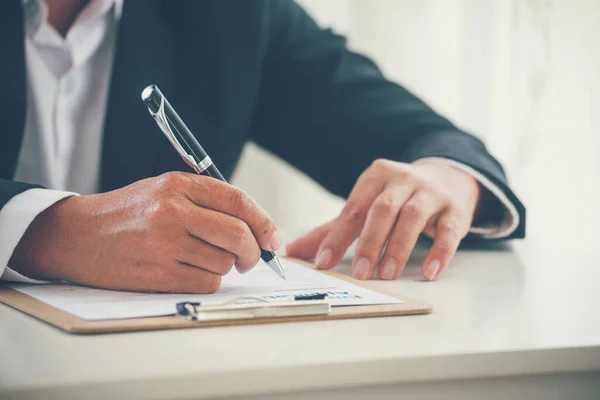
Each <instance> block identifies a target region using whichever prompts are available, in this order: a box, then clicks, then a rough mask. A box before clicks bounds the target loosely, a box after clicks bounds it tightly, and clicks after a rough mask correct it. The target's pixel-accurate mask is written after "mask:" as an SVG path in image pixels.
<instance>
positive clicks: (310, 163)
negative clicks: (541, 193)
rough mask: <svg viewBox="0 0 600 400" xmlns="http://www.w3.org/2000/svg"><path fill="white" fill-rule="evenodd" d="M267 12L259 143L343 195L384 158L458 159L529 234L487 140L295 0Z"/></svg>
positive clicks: (280, 1) (274, 2)
mask: <svg viewBox="0 0 600 400" xmlns="http://www.w3.org/2000/svg"><path fill="white" fill-rule="evenodd" d="M263 11H264V12H263V18H264V21H263V31H264V32H263V35H264V36H265V51H264V54H265V55H264V57H265V58H264V70H263V75H262V81H261V89H260V96H259V102H258V104H259V105H258V107H257V110H256V115H255V125H254V127H253V132H252V137H253V140H254V141H255V142H256V143H257V144H259V145H260V146H262V147H264V148H266V149H267V150H269V151H271V152H273V153H275V154H276V155H278V156H280V157H281V158H283V159H284V160H286V161H287V162H289V163H290V164H292V165H293V166H295V167H297V168H298V169H300V170H301V171H303V172H304V173H306V174H308V175H309V176H310V177H312V178H313V179H314V180H316V181H317V182H318V183H320V184H321V185H322V186H324V187H325V188H326V189H327V190H329V191H330V192H332V193H333V194H336V195H338V196H342V197H347V196H348V194H349V193H350V191H351V189H352V187H353V185H354V183H355V181H356V179H357V178H358V176H359V175H360V174H361V173H362V172H363V171H364V170H365V169H366V168H367V167H368V166H369V165H370V163H371V162H372V161H373V160H375V159H377V158H386V159H391V160H396V161H401V162H406V163H410V162H414V161H416V160H419V159H423V158H432V157H433V158H443V159H448V160H454V161H456V162H457V163H460V164H463V165H466V166H468V167H470V168H472V169H473V170H475V171H477V172H478V173H480V174H482V175H483V176H485V177H486V178H487V179H489V181H491V182H492V183H493V184H494V185H496V186H497V187H498V188H500V190H501V191H502V192H503V193H504V195H505V196H506V198H508V199H509V200H510V202H512V204H513V205H514V206H515V208H516V209H517V210H518V213H519V216H520V218H519V226H518V227H517V228H516V229H515V230H514V231H513V232H512V234H511V235H510V236H509V237H510V238H522V237H524V235H525V208H524V206H523V205H522V204H521V202H520V201H519V199H518V198H517V196H516V195H515V194H514V193H513V192H512V191H511V189H510V188H509V186H508V183H507V179H506V176H505V174H504V171H503V169H502V167H501V165H500V164H499V163H498V161H497V160H496V159H494V157H492V156H491V155H490V154H489V152H488V151H487V149H486V148H485V146H484V144H483V143H482V142H481V141H480V140H479V139H477V138H476V137H474V136H472V135H471V134H469V133H466V132H464V131H462V130H460V129H459V128H457V127H456V126H454V125H453V124H452V123H451V122H450V121H448V119H446V118H444V117H443V116H441V115H439V114H437V113H436V112H435V111H434V110H432V109H431V107H429V106H428V105H427V104H425V103H424V102H423V101H422V100H420V99H419V98H417V97H416V96H415V95H414V94H412V93H411V92H410V91H408V90H407V89H406V88H404V87H402V86H400V85H398V84H395V83H393V82H390V81H388V80H386V79H385V77H384V76H383V75H382V73H381V72H380V70H379V69H378V67H377V66H376V65H375V64H374V63H373V61H371V60H370V59H369V58H367V57H365V56H363V55H361V54H358V53H355V52H352V51H350V50H349V49H348V48H347V47H346V41H345V39H344V38H343V37H342V36H339V35H336V34H334V33H333V32H332V31H331V30H326V29H321V28H320V27H318V26H317V24H316V23H315V22H314V20H313V19H312V18H311V17H310V16H309V15H308V14H307V13H306V12H305V11H304V10H303V9H302V8H301V7H300V6H299V5H298V4H296V3H295V2H294V1H287V0H271V1H268V0H267V1H265V3H264V10H263ZM491 214H496V215H498V214H499V213H498V212H495V213H494V212H491ZM500 214H502V211H501V212H500Z"/></svg>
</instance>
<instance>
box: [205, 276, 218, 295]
mask: <svg viewBox="0 0 600 400" xmlns="http://www.w3.org/2000/svg"><path fill="white" fill-rule="evenodd" d="M221 279H222V278H221V275H216V274H210V275H208V277H207V279H206V280H205V282H204V288H205V290H206V293H208V294H212V293H216V292H217V291H218V290H219V288H220V287H221Z"/></svg>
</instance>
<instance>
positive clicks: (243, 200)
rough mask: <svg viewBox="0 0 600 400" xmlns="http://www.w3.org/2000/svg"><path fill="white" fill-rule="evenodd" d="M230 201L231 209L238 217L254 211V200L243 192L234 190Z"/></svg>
mask: <svg viewBox="0 0 600 400" xmlns="http://www.w3.org/2000/svg"><path fill="white" fill-rule="evenodd" d="M230 201H231V207H232V208H233V210H234V211H235V212H236V213H237V214H238V215H246V214H248V212H250V211H251V210H252V205H253V204H252V199H251V198H250V196H249V195H248V194H246V193H245V192H244V191H242V190H239V189H235V190H232V191H231V195H230Z"/></svg>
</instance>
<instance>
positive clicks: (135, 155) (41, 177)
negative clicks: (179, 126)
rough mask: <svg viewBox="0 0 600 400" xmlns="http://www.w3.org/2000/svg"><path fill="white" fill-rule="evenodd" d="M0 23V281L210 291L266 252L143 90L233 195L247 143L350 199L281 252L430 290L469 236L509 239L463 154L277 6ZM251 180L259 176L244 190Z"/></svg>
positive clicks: (481, 163)
mask: <svg viewBox="0 0 600 400" xmlns="http://www.w3.org/2000/svg"><path fill="white" fill-rule="evenodd" d="M1 7H2V12H0V54H1V62H0V77H2V79H3V82H2V93H0V129H1V132H0V207H1V208H0V238H1V241H0V276H1V279H3V280H16V281H26V282H43V281H52V280H67V281H71V282H76V283H80V284H85V285H90V286H96V287H103V288H113V289H128V290H142V291H166V292H169V291H177V292H197V293H203V292H213V291H215V290H217V289H218V288H219V285H220V282H221V277H222V276H223V275H225V274H226V273H227V272H229V270H230V269H231V267H232V266H235V267H236V268H237V269H238V270H240V271H241V272H246V271H248V270H250V269H251V268H252V267H253V266H254V265H255V264H256V263H257V261H258V259H259V255H260V253H259V247H262V248H264V249H267V250H274V251H275V250H277V249H279V248H280V246H281V240H280V238H279V236H278V233H277V228H276V226H275V224H274V222H273V221H272V219H271V218H270V217H269V215H268V214H267V213H266V212H265V211H264V210H262V209H261V208H260V206H259V205H258V204H256V203H255V201H254V200H253V199H251V198H250V197H249V196H248V195H247V194H245V193H243V192H242V191H240V190H238V189H236V188H234V187H232V186H230V185H227V184H224V183H221V182H218V181H216V180H213V179H211V178H206V177H200V176H197V175H194V174H191V173H186V172H185V171H189V170H188V168H187V166H186V165H185V164H184V163H183V162H182V161H181V159H180V158H178V155H177V154H176V153H175V152H174V151H173V150H172V149H171V148H170V145H169V144H168V142H167V141H166V140H165V138H164V136H163V135H161V134H160V133H159V132H158V130H157V127H156V125H155V123H154V121H153V120H152V119H151V118H150V117H149V116H148V112H147V110H146V108H145V106H144V104H143V103H142V102H141V101H140V98H139V96H140V93H141V91H142V90H143V88H144V87H145V86H147V85H148V84H157V85H158V86H159V87H160V88H161V89H162V91H163V92H164V93H165V94H166V96H167V97H168V98H169V99H170V101H171V103H172V104H173V105H174V107H175V108H176V109H177V110H178V112H179V114H180V115H181V117H182V118H183V119H184V120H185V121H186V123H187V125H188V126H189V128H190V129H191V131H192V132H193V133H194V134H195V135H197V137H198V140H199V142H200V143H202V144H203V146H204V147H205V148H206V150H207V152H208V153H209V154H210V155H211V158H212V159H213V160H214V161H215V163H216V164H217V165H218V166H219V168H220V169H221V171H222V172H223V174H224V175H225V177H226V178H228V177H229V176H230V175H231V174H232V172H233V170H234V167H235V165H236V163H237V162H238V158H239V155H240V152H241V150H242V148H243V146H244V144H245V143H246V142H247V141H249V140H252V141H254V142H256V143H257V144H258V145H260V146H262V147H264V148H265V149H267V150H269V151H271V152H273V153H274V154H276V155H278V156H279V157H281V158H282V159H283V160H285V161H287V162H288V163H290V164H292V165H294V166H295V167H297V168H298V169H300V170H301V171H303V172H304V173H306V174H307V175H308V176H310V177H311V178H313V179H314V180H316V181H317V182H318V183H320V184H321V185H322V186H323V187H325V188H326V189H327V190H329V191H330V192H332V193H334V194H336V195H339V196H343V197H345V198H347V202H346V206H345V207H344V209H343V211H342V212H341V213H340V215H339V216H337V217H336V218H335V219H333V220H332V221H330V222H329V223H327V224H325V225H323V226H321V227H318V228H316V229H315V230H314V231H313V232H311V233H309V234H308V235H306V236H304V237H302V238H299V239H298V240H296V241H295V242H293V243H290V244H289V245H288V247H287V253H288V254H289V255H291V256H296V257H301V258H304V259H315V262H316V264H317V265H318V266H319V267H320V268H323V269H329V268H333V267H335V266H336V265H337V264H338V263H339V262H340V260H341V258H342V255H343V254H344V251H345V250H346V249H347V248H348V247H349V246H350V244H351V243H352V242H353V241H354V240H355V239H357V238H358V247H357V249H356V253H355V256H354V260H353V276H354V277H356V278H358V279H370V278H373V277H379V278H381V279H396V278H397V277H398V276H399V275H400V274H401V273H402V270H403V268H404V266H405V264H406V261H407V259H408V256H409V255H410V253H411V251H412V249H413V247H414V245H415V243H416V241H417V238H418V237H419V236H420V235H421V234H425V235H427V236H429V237H431V238H432V239H433V241H432V245H431V249H430V250H429V253H428V255H427V257H426V258H425V260H424V263H423V265H422V274H423V276H424V277H425V278H426V279H428V280H434V279H436V278H437V277H439V276H440V274H442V272H443V271H444V269H445V268H446V267H447V266H448V265H449V263H450V261H451V259H452V257H453V255H454V253H455V251H456V249H457V247H458V246H459V243H460V242H461V240H462V239H463V238H465V236H467V235H469V236H472V237H478V238H481V239H499V238H521V237H523V236H524V233H525V214H524V208H523V206H522V204H521V203H520V202H519V200H518V199H517V198H516V196H515V195H514V194H513V192H512V191H511V190H510V189H509V187H508V185H507V181H506V178H505V176H504V173H503V170H502V168H501V166H500V165H499V164H498V162H497V161H496V160H495V159H494V158H493V157H492V156H491V155H490V154H489V153H488V152H487V150H486V149H485V147H484V145H483V144H482V143H481V142H480V141H479V140H478V139H476V138H475V137H473V136H471V135H469V134H468V133H465V132H463V131H461V130H460V129H458V128H457V127H455V126H454V125H453V124H452V123H450V122H449V121H448V120H446V119H445V118H443V117H442V116H440V115H438V114H437V113H436V112H434V111H433V110H432V109H431V108H429V107H428V106H427V105H426V104H425V103H424V102H422V101H421V100H419V99H418V98H417V97H415V96H414V95H413V94H411V93H410V92H409V91H407V90H406V89H404V88H403V87H401V86H399V85H397V84H395V83H392V82H389V81H387V80H386V79H385V78H384V77H383V76H382V75H381V73H380V71H379V70H378V69H377V67H376V65H375V64H374V63H373V62H372V61H370V60H369V59H368V58H365V57H364V56H361V55H359V54H356V53H354V52H351V51H349V50H348V49H347V48H346V46H345V42H344V39H343V38H342V37H340V36H337V35H336V34H334V33H333V32H331V31H329V30H323V29H321V28H319V27H318V26H317V25H316V24H315V23H314V21H313V20H312V19H311V18H310V16H308V15H307V14H306V13H305V12H304V11H303V10H302V8H301V7H300V6H299V5H297V4H296V3H295V2H293V1H291V0H252V1H227V0H203V1H183V0H180V1H164V0H163V1H157V0H127V1H123V0H91V1H85V0H45V1H42V0H7V1H5V2H3V3H2V6H1ZM259 178H260V177H259Z"/></svg>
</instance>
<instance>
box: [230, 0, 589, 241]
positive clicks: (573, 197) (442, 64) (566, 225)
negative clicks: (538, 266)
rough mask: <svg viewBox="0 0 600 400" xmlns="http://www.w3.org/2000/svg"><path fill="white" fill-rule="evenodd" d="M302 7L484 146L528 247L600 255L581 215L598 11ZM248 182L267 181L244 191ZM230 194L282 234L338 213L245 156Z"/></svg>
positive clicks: (434, 4) (508, 3)
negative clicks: (503, 179)
mask: <svg viewBox="0 0 600 400" xmlns="http://www.w3.org/2000/svg"><path fill="white" fill-rule="evenodd" d="M300 3H301V4H303V5H304V6H306V7H307V8H308V9H309V10H310V11H311V12H312V14H313V15H314V16H315V17H316V18H317V20H318V21H319V22H320V23H321V24H323V25H332V26H333V27H334V29H336V30H337V31H338V32H342V33H345V34H347V35H348V37H349V39H350V44H351V46H352V47H353V48H355V49H357V50H359V51H361V52H364V53H367V54H368V55H370V56H372V57H374V58H375V60H376V61H377V62H378V63H379V65H380V66H381V67H382V69H383V71H384V72H385V74H386V75H387V76H388V77H389V78H390V79H392V80H395V81H398V82H400V83H402V84H404V85H406V86H407V87H409V88H410V89H412V90H413V91H414V92H416V93H417V94H418V95H420V96H421V97H423V98H424V99H425V100H426V101H428V102H429V103H430V104H431V105H432V106H434V107H435V108H436V109H437V110H438V111H440V112H442V113H443V114H445V115H447V116H448V117H450V118H451V119H452V120H453V121H454V122H456V123H458V124H459V125H461V126H463V127H465V128H467V129H469V130H471V131H473V132H475V133H476V134H478V135H479V136H480V137H482V138H483V139H484V141H485V142H486V144H487V145H488V147H489V148H490V150H491V151H492V153H493V154H494V155H496V156H497V157H498V158H499V159H500V160H501V161H502V162H503V164H504V165H505V166H506V168H507V171H508V173H509V179H510V180H511V182H512V183H513V185H514V187H515V188H516V190H517V192H518V194H519V195H520V196H521V197H522V198H523V199H524V200H525V202H526V204H527V206H528V211H529V215H528V220H529V234H530V236H532V237H537V236H538V235H540V237H541V235H542V234H543V237H544V240H548V241H549V242H548V243H549V245H550V244H551V243H563V239H564V237H565V236H566V235H571V236H573V235H577V236H578V237H582V236H583V237H587V238H588V241H589V238H590V237H593V236H596V237H598V238H599V239H597V240H596V243H600V236H599V235H598V234H597V233H596V225H597V224H598V223H599V222H600V216H599V215H595V216H591V215H590V214H589V208H587V210H586V207H585V205H595V204H600V195H599V187H600V179H599V178H600V116H599V113H600V72H599V71H600V45H599V44H598V43H600V1H599V0H528V1H524V0H302V1H300ZM256 173H259V174H261V175H263V176H269V177H270V179H271V181H270V182H268V183H266V182H263V183H262V184H261V185H262V186H261V185H256V184H253V183H252V182H253V180H252V179H251V177H252V176H255V174H256ZM236 183H237V184H239V185H240V186H242V187H243V188H245V189H246V190H247V191H248V192H250V193H251V194H252V195H253V196H255V198H257V200H258V201H259V202H260V203H261V204H262V205H263V206H264V207H265V208H266V209H267V210H268V211H269V212H271V213H272V215H273V216H274V217H275V219H276V220H277V221H278V223H279V224H280V226H282V227H284V228H295V229H296V228H298V227H300V229H307V228H308V227H310V226H313V225H315V224H317V223H320V222H323V221H325V220H326V219H328V218H331V217H333V216H335V214H336V213H337V212H338V210H339V208H340V205H341V202H340V201H339V200H338V199H333V198H331V197H330V196H329V195H327V194H326V193H324V192H323V191H322V190H320V188H318V187H316V186H315V185H314V184H312V183H311V182H309V181H307V180H306V179H305V178H303V177H299V176H298V174H297V173H296V172H294V171H292V170H291V169H290V168H289V167H287V166H284V165H282V164H281V163H280V162H278V161H277V160H275V159H273V158H272V157H269V156H268V155H265V154H263V153H262V152H261V151H260V150H259V149H257V148H256V147H254V146H250V148H248V149H247V152H246V153H245V155H244V159H243V162H242V164H241V166H240V168H239V169H238V174H237V176H236ZM271 186H274V187H275V192H273V191H272V190H266V189H267V187H271ZM292 188H293V189H294V190H291V189H292ZM298 193H302V195H300V196H299V195H298ZM594 208H598V207H594ZM599 214H600V213H599ZM582 243H583V242H582ZM572 245H573V246H580V247H581V245H577V244H575V242H574V241H573V244H572Z"/></svg>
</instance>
